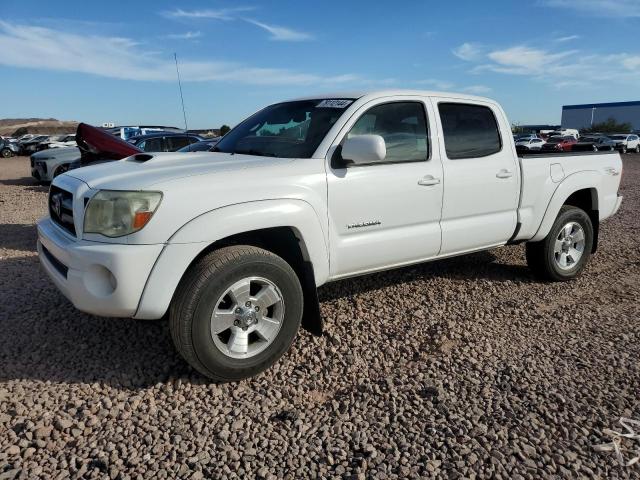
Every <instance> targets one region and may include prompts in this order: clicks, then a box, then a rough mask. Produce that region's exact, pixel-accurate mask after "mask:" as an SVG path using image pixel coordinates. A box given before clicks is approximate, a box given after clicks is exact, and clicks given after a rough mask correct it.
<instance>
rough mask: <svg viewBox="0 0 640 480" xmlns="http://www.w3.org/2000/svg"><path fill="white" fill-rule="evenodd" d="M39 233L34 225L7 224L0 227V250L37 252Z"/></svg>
mask: <svg viewBox="0 0 640 480" xmlns="http://www.w3.org/2000/svg"><path fill="white" fill-rule="evenodd" d="M37 239H38V233H37V229H36V226H35V225H34V224H26V225H25V224H20V223H6V224H4V225H0V248H6V249H8V250H19V251H22V252H35V251H36V240H37Z"/></svg>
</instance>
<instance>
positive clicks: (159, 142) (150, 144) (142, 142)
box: [128, 132, 204, 152]
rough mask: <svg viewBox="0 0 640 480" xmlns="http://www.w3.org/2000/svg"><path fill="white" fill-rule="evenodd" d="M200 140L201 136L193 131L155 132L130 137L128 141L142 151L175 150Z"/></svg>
mask: <svg viewBox="0 0 640 480" xmlns="http://www.w3.org/2000/svg"><path fill="white" fill-rule="evenodd" d="M202 140H204V139H203V138H202V137H200V136H198V135H195V134H193V133H182V132H180V133H173V132H156V133H149V134H147V135H139V136H137V137H131V138H130V139H129V140H128V142H129V143H130V144H132V145H135V146H136V147H138V148H139V149H140V150H142V151H143V152H175V151H177V150H180V149H181V148H183V147H186V146H187V145H191V144H192V143H197V142H201V141H202Z"/></svg>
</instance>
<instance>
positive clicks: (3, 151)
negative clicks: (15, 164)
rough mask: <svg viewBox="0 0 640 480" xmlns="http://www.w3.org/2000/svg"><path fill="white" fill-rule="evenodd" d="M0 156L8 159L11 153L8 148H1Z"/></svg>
mask: <svg viewBox="0 0 640 480" xmlns="http://www.w3.org/2000/svg"><path fill="white" fill-rule="evenodd" d="M0 154H1V155H2V158H9V157H11V156H13V152H12V151H11V149H9V148H3V149H2V152H0Z"/></svg>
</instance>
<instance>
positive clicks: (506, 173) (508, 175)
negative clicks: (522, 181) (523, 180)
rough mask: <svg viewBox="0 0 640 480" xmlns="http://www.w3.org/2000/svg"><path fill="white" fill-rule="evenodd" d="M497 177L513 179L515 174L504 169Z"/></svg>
mask: <svg viewBox="0 0 640 480" xmlns="http://www.w3.org/2000/svg"><path fill="white" fill-rule="evenodd" d="M496 177H498V178H511V177H513V172H512V171H511V170H507V169H506V168H503V169H502V170H500V171H499V172H498V173H496Z"/></svg>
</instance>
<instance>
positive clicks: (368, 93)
mask: <svg viewBox="0 0 640 480" xmlns="http://www.w3.org/2000/svg"><path fill="white" fill-rule="evenodd" d="M394 95H406V96H421V97H449V98H459V99H467V100H479V101H483V102H492V103H494V100H492V99H490V98H487V97H478V96H476V95H468V94H465V93H454V92H437V91H432V90H407V89H387V90H363V91H345V92H329V93H318V94H317V95H305V96H304V97H298V98H292V99H291V100H290V101H296V100H320V99H333V98H336V99H339V98H353V99H360V98H363V97H370V98H371V99H374V98H380V97H390V96H394Z"/></svg>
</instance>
